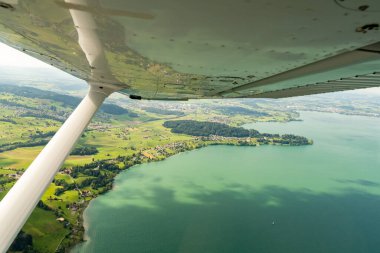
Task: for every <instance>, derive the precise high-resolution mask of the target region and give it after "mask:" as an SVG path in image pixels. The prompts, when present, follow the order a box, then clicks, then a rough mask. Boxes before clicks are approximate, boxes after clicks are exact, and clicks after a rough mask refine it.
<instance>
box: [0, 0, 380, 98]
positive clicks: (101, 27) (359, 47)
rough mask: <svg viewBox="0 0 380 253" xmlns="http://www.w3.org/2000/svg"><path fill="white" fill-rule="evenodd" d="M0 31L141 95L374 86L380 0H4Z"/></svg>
mask: <svg viewBox="0 0 380 253" xmlns="http://www.w3.org/2000/svg"><path fill="white" fill-rule="evenodd" d="M3 2H4V3H9V4H10V5H9V6H3V7H8V8H0V15H1V16H0V17H1V18H0V40H1V41H2V42H4V43H6V44H8V45H10V46H12V47H14V48H17V49H19V50H21V51H24V52H25V53H27V54H29V55H32V56H34V57H36V58H38V59H41V60H43V61H44V62H47V63H50V64H52V65H54V66H56V67H58V68H60V69H62V70H63V71H66V72H68V73H70V74H72V75H74V76H76V77H79V78H81V79H84V80H86V81H88V82H90V83H101V84H104V85H105V86H107V85H108V86H112V87H116V88H117V89H118V90H119V92H121V93H125V94H129V95H134V96H136V97H142V98H144V99H173V100H176V99H179V100H181V99H195V98H238V97H257V98H258V97H269V98H281V97H291V96H300V95H309V94H316V93H324V92H333V91H341V90H350V89H358V88H367V87H376V86H380V75H379V71H380V68H379V66H380V65H379V63H380V54H379V52H380V43H379V41H380V33H379V31H378V26H379V23H380V20H379V19H380V2H379V1H375V0H369V1H366V3H365V4H364V3H362V1H359V0H346V1H338V0H336V1H334V0H325V1H315V0H277V1H264V0H242V1H236V0H208V1H204V0H202V1H201V0H192V1H177V0H162V1H148V0H107V1H106V0H98V1H86V0H66V1H62V0H56V1H51V0H40V1H28V0H8V1H3Z"/></svg>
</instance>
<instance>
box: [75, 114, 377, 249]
mask: <svg viewBox="0 0 380 253" xmlns="http://www.w3.org/2000/svg"><path fill="white" fill-rule="evenodd" d="M301 118H302V119H303V121H302V122H291V123H257V124H249V125H246V127H252V128H255V129H257V130H259V131H261V132H270V133H293V134H298V135H303V136H306V137H309V138H312V139H313V140H314V145H312V146H302V147H280V146H261V147H232V146H212V147H207V148H203V149H199V150H195V151H190V152H186V153H182V154H179V155H176V156H173V157H171V158H168V159H167V160H165V161H162V162H155V163H150V164H143V165H139V166H135V167H133V168H131V169H130V170H129V171H126V172H123V173H121V174H120V175H119V176H118V177H117V178H116V181H115V188H114V190H112V191H110V192H109V193H107V194H105V195H103V196H100V197H99V198H97V199H95V200H93V201H92V202H91V204H90V206H89V208H88V209H87V210H86V211H85V223H86V231H87V232H86V236H87V239H88V241H87V242H85V243H83V244H81V245H79V246H78V247H76V248H75V249H74V250H73V252H133V253H135V252H154V253H155V252H162V253H171V252H184V253H185V252H189V253H195V252H202V253H213V252H218V253H223V252H228V253H235V252H236V253H241V252H247V253H248V252H249V253H251V252H260V253H266V252H289V253H297V252H318V253H319V252H342V253H343V252H344V253H347V252H355V253H357V252H366V253H368V252H379V250H380V239H379V238H380V131H379V129H380V119H377V118H369V117H359V116H344V115H338V114H326V113H312V112H305V113H302V114H301Z"/></svg>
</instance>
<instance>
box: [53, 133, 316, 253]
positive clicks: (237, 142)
mask: <svg viewBox="0 0 380 253" xmlns="http://www.w3.org/2000/svg"><path fill="white" fill-rule="evenodd" d="M205 138H206V139H205ZM212 138H214V137H195V139H194V140H192V141H184V142H182V143H185V147H186V148H185V149H178V150H175V152H174V153H171V154H167V156H165V157H164V158H153V159H148V160H144V161H143V162H138V163H134V164H133V165H131V166H129V167H127V168H125V169H122V170H120V171H118V172H117V173H116V174H115V175H114V176H113V178H112V183H111V185H112V186H111V188H110V189H106V190H104V191H103V192H101V193H99V194H98V195H97V196H94V197H92V198H91V199H90V200H87V201H86V202H85V206H83V208H81V209H80V210H78V212H79V217H80V219H79V221H78V222H79V224H78V225H77V226H76V228H79V230H80V231H82V232H83V233H82V236H81V239H80V240H73V239H71V238H68V237H66V238H64V239H63V240H62V241H61V244H60V245H58V246H57V249H58V250H57V252H71V251H72V250H73V249H74V248H75V247H77V246H78V245H80V244H81V243H85V242H86V241H88V240H90V238H89V237H88V236H87V235H86V231H87V229H86V227H87V228H88V224H87V225H86V224H85V221H84V212H85V210H86V209H87V208H88V207H89V205H90V204H91V201H92V200H93V199H95V198H97V197H98V196H100V195H103V194H106V193H107V192H109V191H111V190H113V188H114V179H115V178H116V176H118V175H119V174H120V173H122V172H127V171H128V170H129V169H131V168H132V167H134V166H136V165H140V164H143V163H150V162H159V161H163V160H166V159H167V158H169V157H171V156H174V155H178V154H181V153H184V152H188V151H193V150H196V149H200V148H204V147H208V146H219V145H225V146H250V147H259V146H261V145H274V146H306V145H312V144H313V141H312V140H311V139H307V140H308V143H307V144H300V145H288V144H279V143H275V142H273V139H269V140H271V142H265V143H263V144H260V143H258V142H251V141H248V140H247V138H235V137H232V138H223V139H219V140H218V139H212ZM252 139H253V140H256V139H255V138H252ZM194 141H195V142H194ZM190 142H192V143H190ZM189 143H190V144H193V145H189ZM194 144H195V145H194ZM71 233H72V231H71V232H70V233H69V234H68V235H70V234H71ZM63 242H65V243H67V244H68V247H67V248H66V247H65V248H61V245H62V243H63Z"/></svg>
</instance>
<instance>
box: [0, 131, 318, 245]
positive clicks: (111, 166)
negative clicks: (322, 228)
mask: <svg viewBox="0 0 380 253" xmlns="http://www.w3.org/2000/svg"><path fill="white" fill-rule="evenodd" d="M173 130H174V129H172V132H174V131H173ZM206 133H207V132H206ZM257 133H258V132H257V131H256V134H255V137H249V136H248V137H246V136H245V137H228V136H220V135H209V136H193V138H192V139H191V140H186V141H177V142H173V143H169V144H164V145H158V146H156V147H154V148H146V149H140V150H135V152H134V153H132V154H131V155H127V156H121V155H119V156H118V157H116V158H112V159H106V160H99V161H92V162H91V163H89V164H85V165H82V166H73V167H64V168H62V169H61V170H60V172H59V173H58V175H57V177H56V178H55V179H54V181H53V187H54V191H50V192H51V193H52V194H51V195H49V196H48V197H47V198H46V199H42V200H41V201H40V202H39V203H38V207H39V208H42V209H44V210H46V211H50V212H53V213H54V215H55V217H56V220H57V222H59V223H61V224H62V226H63V227H64V228H65V229H66V230H67V234H66V236H65V237H64V239H63V240H62V241H61V243H60V245H59V246H58V247H57V250H56V252H66V251H67V250H68V249H70V248H72V247H73V246H74V245H75V244H77V243H79V242H81V241H83V235H84V227H83V217H82V214H83V211H84V209H85V208H86V207H87V205H88V203H89V202H90V201H91V200H92V199H93V198H95V197H96V196H98V195H99V194H102V193H105V192H107V191H108V190H110V189H112V185H113V180H114V178H115V176H116V175H117V174H118V173H119V172H120V171H123V170H126V169H129V168H130V167H132V166H134V165H136V164H141V163H146V162H152V161H160V160H163V159H165V158H167V157H169V156H172V155H175V154H178V153H180V152H184V151H188V150H193V149H197V148H201V147H205V146H209V145H235V146H260V145H284V146H300V145H310V144H312V143H313V142H312V140H309V139H307V138H305V137H302V136H296V135H278V134H257ZM92 151H93V150H92ZM84 155H88V154H84ZM10 170H12V169H10ZM22 172H23V171H22V170H14V171H13V173H9V174H7V177H8V178H7V180H2V181H1V184H0V190H1V189H2V188H3V189H4V186H3V184H5V183H9V182H12V181H15V180H17V179H18V178H19V177H20V176H21V174H22ZM68 196H71V197H68ZM20 238H21V244H23V246H22V247H29V248H32V238H31V236H30V235H25V233H23V232H22V233H20V234H19V237H18V238H17V239H19V240H17V239H16V241H15V242H14V244H16V246H17V243H19V244H20ZM25 238H29V242H30V245H27V244H28V243H25V240H24V239H25ZM16 248H17V247H16ZM18 248H20V247H18ZM31 252H33V251H31Z"/></svg>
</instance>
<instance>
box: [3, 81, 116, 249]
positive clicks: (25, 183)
mask: <svg viewBox="0 0 380 253" xmlns="http://www.w3.org/2000/svg"><path fill="white" fill-rule="evenodd" d="M110 93H112V91H111V90H109V89H108V88H106V87H97V86H95V85H94V86H91V87H90V90H89V92H88V94H87V95H86V97H85V98H84V99H83V100H82V102H81V103H80V104H79V105H78V107H77V108H76V109H75V110H74V112H73V113H72V114H71V115H70V117H69V118H68V119H67V120H66V122H65V123H64V124H63V125H62V127H61V128H60V129H59V130H58V132H57V133H56V134H55V135H54V137H53V138H52V139H51V140H50V142H49V143H48V144H47V145H46V147H45V148H44V149H43V150H42V151H41V153H40V154H39V155H38V156H37V158H36V159H35V160H34V161H33V162H32V164H31V165H30V166H29V168H28V169H27V170H26V171H25V172H24V174H23V175H22V176H21V178H20V179H19V180H18V181H17V182H16V184H15V185H14V186H13V187H12V189H11V190H10V191H9V192H8V194H7V195H6V196H5V197H4V198H3V200H1V202H0V252H6V250H7V249H8V248H9V246H10V245H11V244H12V242H13V240H14V239H15V238H16V236H17V234H18V233H19V231H20V230H21V228H22V227H23V225H24V224H25V222H26V221H27V219H28V217H29V216H30V214H31V213H32V211H33V209H34V208H35V206H36V205H37V203H38V201H39V200H40V199H41V197H42V195H43V194H44V192H45V191H46V189H47V188H48V186H49V185H50V183H51V182H52V181H53V178H54V176H55V174H56V173H57V172H58V170H59V169H60V167H61V166H62V164H63V162H64V161H65V159H66V157H67V156H68V155H69V154H70V151H71V149H72V148H73V146H74V144H75V143H76V141H77V140H78V139H79V137H80V136H81V135H82V133H83V131H84V129H85V128H86V127H87V125H88V123H89V122H90V120H91V119H92V117H93V116H94V114H95V113H96V111H97V110H98V109H99V107H100V106H101V105H102V103H103V101H104V99H105V98H106V97H107V96H108V95H109V94H110Z"/></svg>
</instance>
